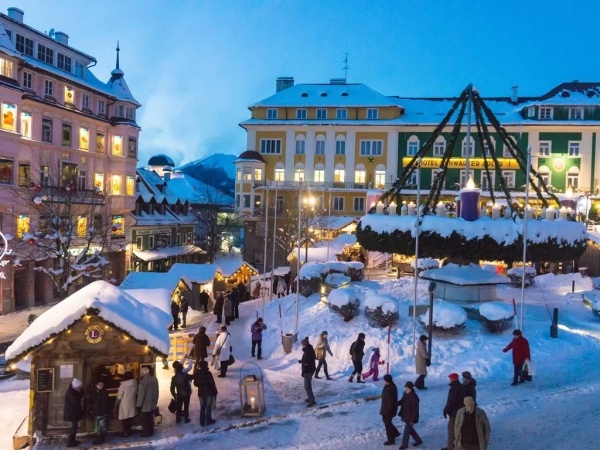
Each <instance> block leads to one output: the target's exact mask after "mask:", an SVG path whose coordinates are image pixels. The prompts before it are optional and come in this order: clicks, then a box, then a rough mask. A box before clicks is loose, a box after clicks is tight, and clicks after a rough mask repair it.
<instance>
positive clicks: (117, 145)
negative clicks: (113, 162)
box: [111, 136, 123, 156]
mask: <svg viewBox="0 0 600 450" xmlns="http://www.w3.org/2000/svg"><path fill="white" fill-rule="evenodd" d="M122 151H123V136H113V138H112V152H111V154H112V155H113V156H121V152H122Z"/></svg>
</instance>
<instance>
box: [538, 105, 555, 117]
mask: <svg viewBox="0 0 600 450" xmlns="http://www.w3.org/2000/svg"><path fill="white" fill-rule="evenodd" d="M552 112H553V111H552V107H551V106H540V120H552Z"/></svg>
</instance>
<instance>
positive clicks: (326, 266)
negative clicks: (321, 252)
mask: <svg viewBox="0 0 600 450" xmlns="http://www.w3.org/2000/svg"><path fill="white" fill-rule="evenodd" d="M364 267H365V265H364V264H363V263H361V262H358V261H351V262H342V261H330V262H326V263H321V262H308V263H306V264H304V265H303V266H302V267H301V268H300V274H299V277H300V279H301V280H310V279H311V278H317V277H321V274H325V273H328V272H340V273H348V271H349V270H350V269H354V270H362V269H364Z"/></svg>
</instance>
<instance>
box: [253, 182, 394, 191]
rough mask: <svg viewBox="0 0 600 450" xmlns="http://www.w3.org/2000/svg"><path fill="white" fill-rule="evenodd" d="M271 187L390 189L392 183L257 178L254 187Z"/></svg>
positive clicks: (283, 188)
mask: <svg viewBox="0 0 600 450" xmlns="http://www.w3.org/2000/svg"><path fill="white" fill-rule="evenodd" d="M267 186H268V187H269V189H275V188H277V189H282V190H286V189H287V190H298V189H312V190H317V191H318V190H329V189H340V190H367V189H380V190H388V189H389V188H391V187H392V185H391V184H390V183H386V184H375V183H355V182H351V181H345V182H338V181H271V180H269V181H268V182H267V181H266V180H256V181H255V182H254V188H266V187H267Z"/></svg>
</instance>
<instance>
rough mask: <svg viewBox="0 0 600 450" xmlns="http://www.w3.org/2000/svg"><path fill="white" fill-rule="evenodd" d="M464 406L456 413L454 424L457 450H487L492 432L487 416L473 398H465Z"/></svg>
mask: <svg viewBox="0 0 600 450" xmlns="http://www.w3.org/2000/svg"><path fill="white" fill-rule="evenodd" d="M464 405H465V406H464V408H460V409H459V410H458V412H457V413H456V423H455V424H454V434H455V436H456V441H455V446H456V450H487V448H488V444H489V442H490V433H491V431H492V428H491V427H490V421H489V420H488V417H487V414H486V413H485V411H484V410H483V409H481V408H479V407H478V406H476V405H475V400H474V399H473V398H472V397H469V396H467V397H465V400H464Z"/></svg>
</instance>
